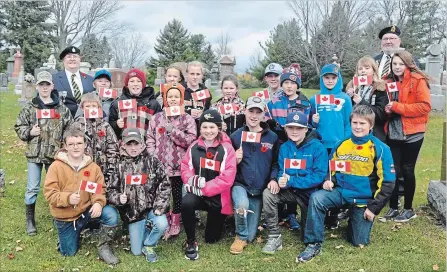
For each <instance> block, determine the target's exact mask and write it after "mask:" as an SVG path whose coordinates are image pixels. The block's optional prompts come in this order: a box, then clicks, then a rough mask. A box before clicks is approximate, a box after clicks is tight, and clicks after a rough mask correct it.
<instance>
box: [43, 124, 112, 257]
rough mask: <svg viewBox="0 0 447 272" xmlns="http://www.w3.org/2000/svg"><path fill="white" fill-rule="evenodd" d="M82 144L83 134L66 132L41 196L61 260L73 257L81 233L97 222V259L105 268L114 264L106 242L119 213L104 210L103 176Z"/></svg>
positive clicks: (68, 130) (72, 130) (76, 131)
mask: <svg viewBox="0 0 447 272" xmlns="http://www.w3.org/2000/svg"><path fill="white" fill-rule="evenodd" d="M84 144H85V143H84V132H83V131H81V130H79V129H75V128H73V127H70V128H68V129H67V130H66V131H65V132H64V147H65V148H63V149H61V150H59V151H58V152H57V153H56V156H55V161H54V162H53V163H52V164H51V166H50V168H49V169H48V173H47V175H46V178H45V188H44V194H45V199H46V200H47V201H48V202H49V204H50V212H51V215H52V216H53V217H54V224H55V225H56V228H57V231H58V234H59V251H60V252H61V254H62V255H63V256H73V255H75V254H76V252H77V251H78V248H79V238H80V234H81V231H82V230H83V229H84V228H85V227H86V226H87V224H88V223H89V222H91V221H96V220H99V221H100V223H101V227H100V235H99V242H98V251H99V257H100V258H101V259H102V260H104V262H106V263H107V264H117V263H118V259H117V258H116V257H115V255H114V254H113V252H112V249H111V248H110V246H109V242H110V241H111V240H112V236H113V233H114V230H115V227H116V225H117V224H118V212H117V211H116V210H115V208H113V207H112V206H109V205H107V206H106V197H105V190H104V176H103V174H102V173H101V169H100V168H99V166H98V165H97V164H96V163H94V162H93V161H92V158H91V157H90V156H89V155H87V154H85V153H84Z"/></svg>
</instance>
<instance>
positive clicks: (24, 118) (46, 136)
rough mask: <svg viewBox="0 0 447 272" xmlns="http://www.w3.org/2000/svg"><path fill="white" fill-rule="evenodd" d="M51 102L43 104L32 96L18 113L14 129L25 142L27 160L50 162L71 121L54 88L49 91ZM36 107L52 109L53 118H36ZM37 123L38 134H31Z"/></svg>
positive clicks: (59, 146) (68, 111)
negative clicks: (53, 111)
mask: <svg viewBox="0 0 447 272" xmlns="http://www.w3.org/2000/svg"><path fill="white" fill-rule="evenodd" d="M51 98H52V99H53V102H51V103H49V104H44V103H43V102H42V100H41V99H40V97H39V96H36V97H34V98H33V99H32V100H31V101H30V102H28V104H26V105H25V106H24V107H23V108H22V110H21V111H20V113H19V116H18V117H17V120H16V123H15V125H14V129H15V131H16V133H17V136H19V138H20V139H21V140H22V141H24V142H27V144H28V148H27V150H26V152H25V156H26V157H27V159H28V162H33V163H45V164H50V163H52V162H53V161H54V155H55V154H56V151H58V150H59V149H60V148H61V144H62V136H63V133H64V131H65V129H67V128H68V126H69V125H70V124H71V123H72V122H73V118H72V117H71V114H70V110H69V109H68V108H67V107H66V106H64V105H63V104H62V103H61V101H60V100H59V95H58V92H57V91H56V90H53V91H52V92H51ZM37 109H54V110H55V112H56V114H55V115H56V116H55V118H53V119H37V111H36V110H37ZM37 123H38V124H39V127H40V135H39V136H31V135H30V131H31V129H32V128H33V126H34V125H35V124H37Z"/></svg>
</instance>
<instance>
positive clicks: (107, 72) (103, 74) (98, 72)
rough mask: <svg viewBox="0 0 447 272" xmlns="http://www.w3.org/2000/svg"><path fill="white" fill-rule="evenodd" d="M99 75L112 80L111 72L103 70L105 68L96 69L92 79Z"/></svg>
mask: <svg viewBox="0 0 447 272" xmlns="http://www.w3.org/2000/svg"><path fill="white" fill-rule="evenodd" d="M101 76H102V77H107V78H108V79H109V81H112V74H111V73H110V72H109V71H107V70H105V69H102V70H99V71H96V73H95V76H94V77H93V80H96V79H97V78H99V77H101Z"/></svg>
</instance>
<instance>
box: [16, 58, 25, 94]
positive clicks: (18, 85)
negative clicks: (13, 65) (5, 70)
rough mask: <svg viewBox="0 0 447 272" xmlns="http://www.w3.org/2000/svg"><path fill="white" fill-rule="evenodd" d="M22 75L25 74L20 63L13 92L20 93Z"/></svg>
mask: <svg viewBox="0 0 447 272" xmlns="http://www.w3.org/2000/svg"><path fill="white" fill-rule="evenodd" d="M24 76H25V69H24V68H23V65H22V67H21V68H20V73H19V75H18V77H17V83H16V85H15V87H14V92H15V94H20V95H21V94H22V84H23V78H24Z"/></svg>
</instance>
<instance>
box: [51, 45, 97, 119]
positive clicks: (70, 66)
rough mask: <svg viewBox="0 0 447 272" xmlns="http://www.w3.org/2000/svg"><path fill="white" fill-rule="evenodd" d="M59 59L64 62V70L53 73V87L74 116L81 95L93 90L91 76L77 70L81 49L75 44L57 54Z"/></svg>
mask: <svg viewBox="0 0 447 272" xmlns="http://www.w3.org/2000/svg"><path fill="white" fill-rule="evenodd" d="M59 59H60V60H61V61H62V63H63V64H64V71H59V72H57V73H56V74H53V83H54V87H55V89H56V90H58V92H59V94H60V95H62V96H63V97H62V100H63V101H64V104H65V106H67V107H68V109H69V110H70V112H71V115H72V116H73V117H75V114H76V111H77V110H78V108H79V103H80V102H81V96H82V95H83V94H85V93H89V92H92V91H93V90H94V88H93V77H91V76H89V75H87V74H85V73H83V72H80V71H79V67H80V65H81V50H79V48H77V47H76V46H69V47H67V48H65V49H64V50H63V51H62V52H61V54H60V55H59Z"/></svg>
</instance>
